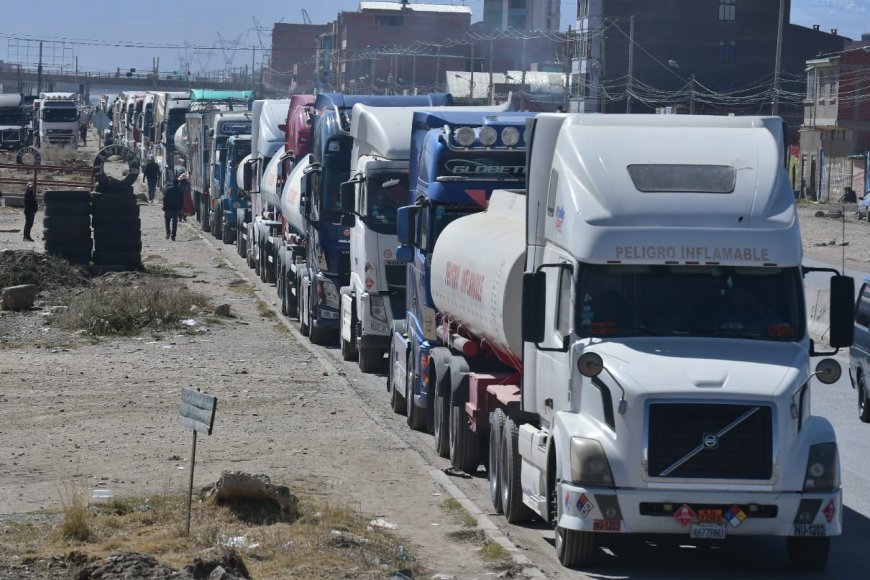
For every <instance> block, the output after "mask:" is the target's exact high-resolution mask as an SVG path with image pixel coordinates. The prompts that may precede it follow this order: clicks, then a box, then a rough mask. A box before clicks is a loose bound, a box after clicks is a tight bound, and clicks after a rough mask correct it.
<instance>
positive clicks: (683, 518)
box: [674, 503, 698, 528]
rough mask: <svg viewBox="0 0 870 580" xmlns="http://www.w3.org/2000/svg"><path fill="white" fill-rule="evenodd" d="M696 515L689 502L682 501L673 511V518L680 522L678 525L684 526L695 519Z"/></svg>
mask: <svg viewBox="0 0 870 580" xmlns="http://www.w3.org/2000/svg"><path fill="white" fill-rule="evenodd" d="M696 517H698V514H696V513H695V510H693V509H692V508H691V507H689V504H687V503H684V504H683V505H681V506H680V507H679V508H677V511H675V512H674V519H675V520H677V521H678V522H680V525H681V526H683V527H684V528H685V527H686V526H688V525H689V524H691V523H692V522H694V521H695V518H696Z"/></svg>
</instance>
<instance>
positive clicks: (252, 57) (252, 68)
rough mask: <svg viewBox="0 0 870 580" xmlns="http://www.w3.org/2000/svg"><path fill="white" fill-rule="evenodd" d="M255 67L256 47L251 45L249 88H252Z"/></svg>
mask: <svg viewBox="0 0 870 580" xmlns="http://www.w3.org/2000/svg"><path fill="white" fill-rule="evenodd" d="M256 68H257V47H256V45H251V90H252V91H253V90H254V71H255V70H256Z"/></svg>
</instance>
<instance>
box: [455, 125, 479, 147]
mask: <svg viewBox="0 0 870 580" xmlns="http://www.w3.org/2000/svg"><path fill="white" fill-rule="evenodd" d="M453 138H454V139H456V142H457V143H459V144H460V145H462V146H463V147H470V146H471V145H472V144H473V143H474V129H472V128H471V127H460V128H458V129H457V130H456V131H454V132H453Z"/></svg>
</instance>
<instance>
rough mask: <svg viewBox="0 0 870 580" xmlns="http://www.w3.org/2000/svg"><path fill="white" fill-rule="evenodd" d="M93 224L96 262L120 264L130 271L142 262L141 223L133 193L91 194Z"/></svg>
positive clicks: (112, 264)
mask: <svg viewBox="0 0 870 580" xmlns="http://www.w3.org/2000/svg"><path fill="white" fill-rule="evenodd" d="M91 205H92V213H93V225H94V265H97V266H116V267H117V266H120V267H122V268H124V269H127V270H133V269H136V268H139V267H140V266H141V265H142V222H141V221H140V219H139V205H138V204H137V203H136V196H134V195H133V194H132V193H94V194H92V195H91Z"/></svg>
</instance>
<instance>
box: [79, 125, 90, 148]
mask: <svg viewBox="0 0 870 580" xmlns="http://www.w3.org/2000/svg"><path fill="white" fill-rule="evenodd" d="M79 135H81V136H82V145H87V144H88V123H87V121H84V122H82V124H81V125H80V126H79Z"/></svg>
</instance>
